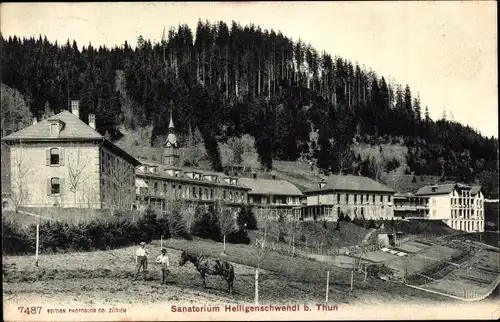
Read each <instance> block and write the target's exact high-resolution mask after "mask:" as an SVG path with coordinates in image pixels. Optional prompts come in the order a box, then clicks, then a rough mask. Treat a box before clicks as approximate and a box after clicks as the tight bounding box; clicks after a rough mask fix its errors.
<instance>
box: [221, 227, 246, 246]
mask: <svg viewBox="0 0 500 322" xmlns="http://www.w3.org/2000/svg"><path fill="white" fill-rule="evenodd" d="M226 241H227V242H228V243H232V244H250V238H249V237H248V232H247V231H246V230H245V229H243V228H242V227H240V229H238V230H237V231H236V232H234V233H231V234H229V235H227V236H226Z"/></svg>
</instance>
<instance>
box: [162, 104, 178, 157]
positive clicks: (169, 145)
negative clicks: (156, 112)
mask: <svg viewBox="0 0 500 322" xmlns="http://www.w3.org/2000/svg"><path fill="white" fill-rule="evenodd" d="M163 163H164V164H167V165H172V166H179V143H178V142H177V136H176V135H175V127H174V121H173V119H172V111H170V123H169V124H168V135H167V139H166V140H165V153H164V154H163Z"/></svg>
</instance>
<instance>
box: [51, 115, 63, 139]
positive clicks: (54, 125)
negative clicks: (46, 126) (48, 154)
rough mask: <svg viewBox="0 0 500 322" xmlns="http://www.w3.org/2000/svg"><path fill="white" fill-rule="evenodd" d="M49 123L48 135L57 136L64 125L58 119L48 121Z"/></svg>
mask: <svg viewBox="0 0 500 322" xmlns="http://www.w3.org/2000/svg"><path fill="white" fill-rule="evenodd" d="M49 122H50V135H51V136H57V135H59V133H60V132H61V130H62V128H63V126H64V123H63V122H61V121H60V120H58V119H52V120H49Z"/></svg>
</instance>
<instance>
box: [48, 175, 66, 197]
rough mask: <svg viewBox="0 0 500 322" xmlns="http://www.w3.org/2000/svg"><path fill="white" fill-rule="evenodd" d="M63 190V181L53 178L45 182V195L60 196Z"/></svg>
mask: <svg viewBox="0 0 500 322" xmlns="http://www.w3.org/2000/svg"><path fill="white" fill-rule="evenodd" d="M63 189H64V180H63V179H60V178H57V177H54V178H50V179H48V180H47V195H49V196H53V195H62V193H63Z"/></svg>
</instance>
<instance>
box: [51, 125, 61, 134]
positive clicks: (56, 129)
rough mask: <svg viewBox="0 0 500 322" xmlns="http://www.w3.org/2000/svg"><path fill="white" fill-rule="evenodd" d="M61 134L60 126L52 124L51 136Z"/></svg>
mask: <svg viewBox="0 0 500 322" xmlns="http://www.w3.org/2000/svg"><path fill="white" fill-rule="evenodd" d="M58 134H59V124H58V123H51V124H50V135H58Z"/></svg>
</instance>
